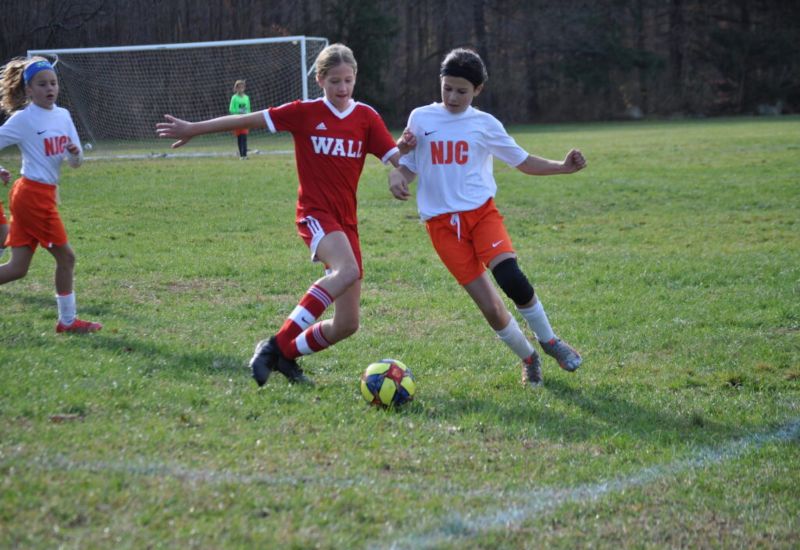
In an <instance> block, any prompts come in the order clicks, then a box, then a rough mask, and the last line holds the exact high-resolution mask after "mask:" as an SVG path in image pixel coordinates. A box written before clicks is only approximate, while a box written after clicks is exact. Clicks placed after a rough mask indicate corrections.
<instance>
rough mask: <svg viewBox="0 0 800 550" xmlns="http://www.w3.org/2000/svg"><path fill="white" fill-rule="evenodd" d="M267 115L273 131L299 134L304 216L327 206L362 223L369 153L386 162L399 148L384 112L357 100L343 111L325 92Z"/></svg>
mask: <svg viewBox="0 0 800 550" xmlns="http://www.w3.org/2000/svg"><path fill="white" fill-rule="evenodd" d="M264 118H265V119H266V121H267V127H269V129H270V131H271V132H280V131H286V132H291V134H292V137H293V138H294V152H295V162H296V163H297V175H298V179H299V180H300V188H299V190H298V194H297V219H298V221H299V220H301V219H302V218H304V217H305V216H306V213H308V212H312V211H314V210H321V211H323V212H327V213H329V214H331V215H333V216H335V217H336V218H338V219H339V220H340V222H342V223H346V224H357V223H358V217H357V215H356V206H357V200H356V191H357V189H358V179H359V177H360V176H361V171H362V170H363V169H364V159H365V157H366V154H367V153H371V154H373V155H375V156H376V157H378V158H379V159H380V160H381V162H384V163H385V162H387V161H388V160H389V158H390V157H391V156H392V155H394V153H395V152H396V151H397V147H396V145H395V142H394V138H393V137H392V135H391V134H390V133H389V130H387V128H386V124H384V122H383V119H381V117H380V115H378V113H377V112H376V111H375V110H374V109H373V108H372V107H369V106H368V105H365V104H363V103H359V102H357V101H354V102H352V103H351V105H350V108H348V109H347V111H345V112H343V113H342V112H339V111H338V110H337V109H336V108H335V107H334V106H333V105H332V104H331V103H330V102H328V101H327V100H326V99H324V98H322V99H316V100H312V101H293V102H291V103H285V104H283V105H281V106H280V107H272V108H269V109H267V110H266V111H264Z"/></svg>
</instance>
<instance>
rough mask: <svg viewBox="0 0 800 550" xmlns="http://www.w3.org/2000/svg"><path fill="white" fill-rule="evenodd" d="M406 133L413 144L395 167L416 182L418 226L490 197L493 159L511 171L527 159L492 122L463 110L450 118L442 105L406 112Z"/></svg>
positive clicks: (473, 206) (497, 123) (473, 111)
mask: <svg viewBox="0 0 800 550" xmlns="http://www.w3.org/2000/svg"><path fill="white" fill-rule="evenodd" d="M408 128H409V129H410V130H411V132H412V133H413V134H414V135H415V136H416V138H417V146H416V147H415V148H414V150H413V151H411V152H410V153H408V154H407V155H404V156H403V157H401V158H400V164H401V165H403V166H405V167H406V168H408V169H409V170H411V171H412V172H414V173H415V174H417V175H418V177H419V183H418V187H417V208H418V209H419V214H420V216H421V217H422V219H423V220H427V219H430V218H432V217H434V216H437V215H439V214H445V213H452V212H465V211H467V210H474V209H476V208H478V207H479V206H481V205H482V204H483V203H485V202H486V201H487V200H489V199H490V198H492V197H494V195H495V193H496V192H497V183H495V181H494V175H493V174H492V156H495V157H497V158H499V159H500V160H502V161H503V162H505V163H506V164H508V165H510V166H513V167H516V166H519V165H520V164H522V163H523V162H524V161H525V159H526V158H528V153H527V151H525V150H524V149H523V148H522V147H520V146H519V145H517V142H516V141H514V138H512V137H511V136H509V135H508V132H506V129H505V128H504V127H503V125H502V124H501V123H500V121H499V120H497V119H496V118H495V117H493V116H492V115H490V114H488V113H484V112H482V111H479V110H477V109H475V108H473V107H468V108H467V110H466V111H464V112H463V113H459V114H452V113H450V112H449V111H448V110H447V109H446V108H445V107H444V106H443V105H442V104H441V103H432V104H431V105H426V106H424V107H418V108H416V109H414V110H413V111H411V115H409V117H408Z"/></svg>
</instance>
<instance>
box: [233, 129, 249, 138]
mask: <svg viewBox="0 0 800 550" xmlns="http://www.w3.org/2000/svg"><path fill="white" fill-rule="evenodd" d="M249 133H250V130H248V129H247V128H239V129H238V130H234V131H233V135H234V136H236V137H239V136H246V135H247V134H249Z"/></svg>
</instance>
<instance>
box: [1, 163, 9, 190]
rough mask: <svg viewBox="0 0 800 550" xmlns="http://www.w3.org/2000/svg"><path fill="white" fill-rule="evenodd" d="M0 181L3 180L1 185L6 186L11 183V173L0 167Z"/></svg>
mask: <svg viewBox="0 0 800 550" xmlns="http://www.w3.org/2000/svg"><path fill="white" fill-rule="evenodd" d="M0 180H3V185H8V182H9V181H11V172H9V171H8V170H6V169H5V168H3V167H2V166H0Z"/></svg>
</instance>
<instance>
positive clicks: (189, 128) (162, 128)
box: [156, 112, 267, 149]
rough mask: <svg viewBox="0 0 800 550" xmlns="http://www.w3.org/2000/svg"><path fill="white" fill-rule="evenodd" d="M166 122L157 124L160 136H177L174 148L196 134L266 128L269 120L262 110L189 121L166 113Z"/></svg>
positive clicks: (157, 132) (157, 131)
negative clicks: (265, 118) (265, 117)
mask: <svg viewBox="0 0 800 550" xmlns="http://www.w3.org/2000/svg"><path fill="white" fill-rule="evenodd" d="M164 119H165V120H166V122H159V123H158V124H156V134H157V135H158V137H164V138H176V139H177V141H176V142H175V143H173V144H172V148H173V149H174V148H176V147H180V146H181V145H186V144H187V143H188V142H189V140H191V139H192V138H193V137H194V136H200V135H203V134H213V133H216V132H230V131H233V130H238V129H239V128H266V126H267V121H266V120H264V115H263V114H262V113H261V112H256V113H250V114H247V115H227V116H221V117H218V118H212V119H209V120H202V121H200V122H189V121H187V120H182V119H180V118H177V117H174V116H172V115H164Z"/></svg>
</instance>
